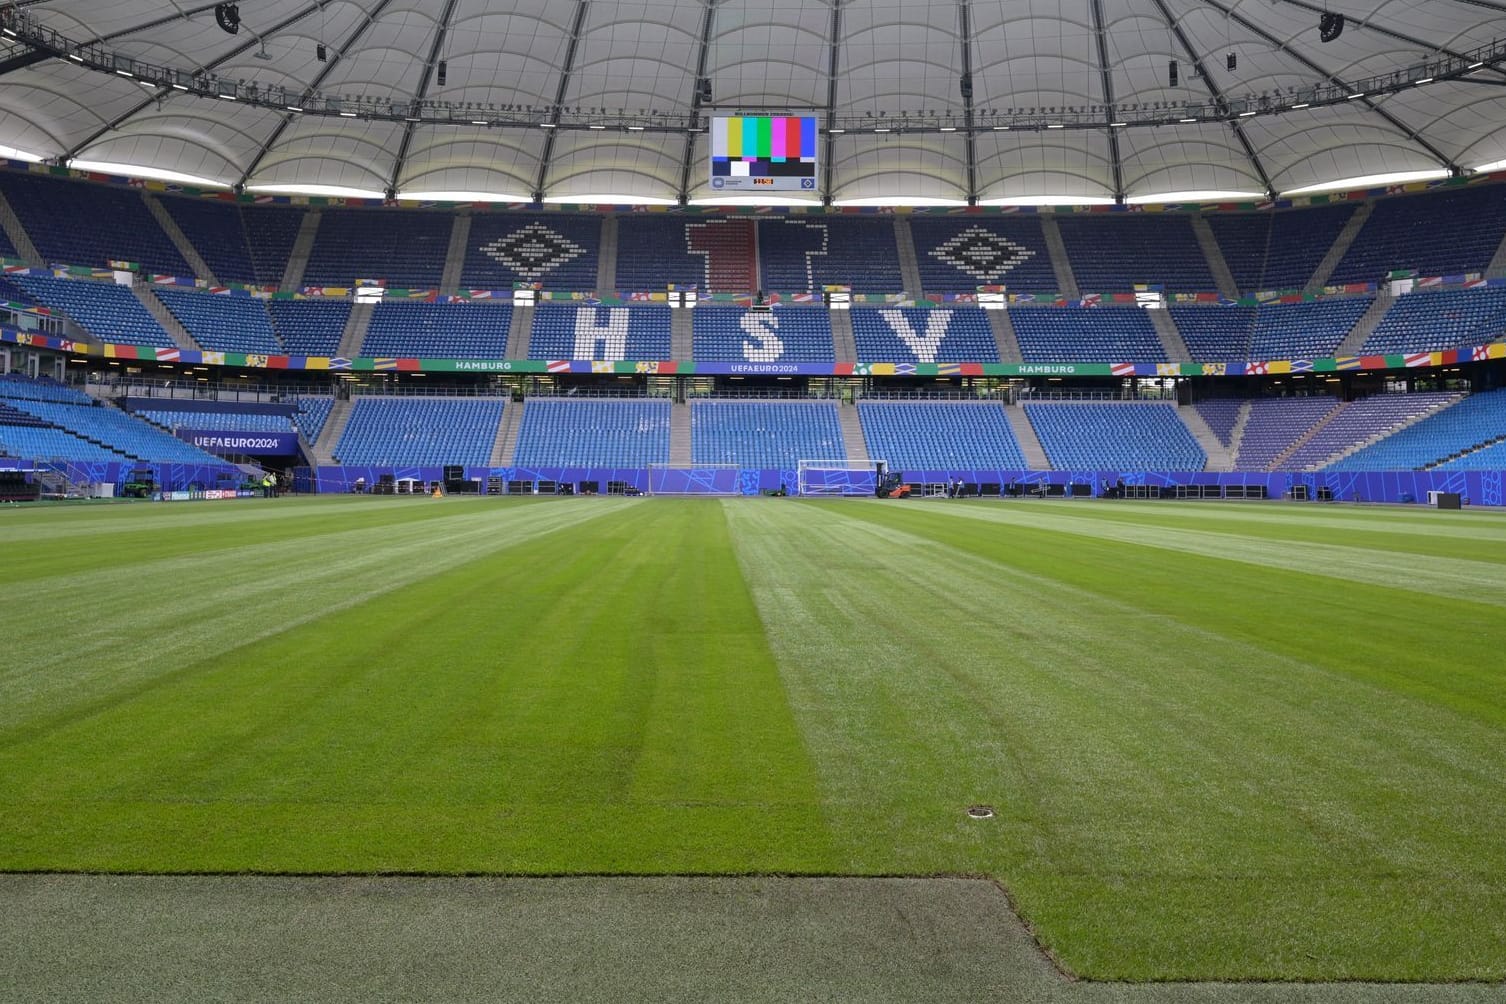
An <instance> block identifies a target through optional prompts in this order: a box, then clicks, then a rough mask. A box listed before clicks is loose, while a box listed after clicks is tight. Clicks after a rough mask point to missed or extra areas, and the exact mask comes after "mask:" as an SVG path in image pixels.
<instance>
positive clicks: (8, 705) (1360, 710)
mask: <svg viewBox="0 0 1506 1004" xmlns="http://www.w3.org/2000/svg"><path fill="white" fill-rule="evenodd" d="M0 574H3V581H4V584H5V601H4V604H3V607H0V610H3V618H0V639H3V652H4V656H3V658H0V871H3V872H17V873H32V872H87V873H128V874H131V875H140V874H157V873H166V874H201V873H215V874H240V873H252V874H260V873H267V874H278V875H359V876H371V875H421V876H434V877H442V876H460V875H471V876H474V875H482V876H640V877H643V876H682V877H683V876H690V877H694V876H755V877H773V876H819V877H824V879H834V878H836V877H855V876H856V877H860V876H873V877H885V878H887V879H896V878H901V877H938V878H940V877H945V878H947V879H948V880H953V879H959V878H986V879H987V880H990V881H992V882H994V883H997V885H998V886H999V887H1000V888H1001V889H1002V890H1005V891H1007V894H1008V897H1009V900H1008V903H1010V904H1012V905H1013V907H1014V908H1015V909H1016V910H1017V911H1018V913H1019V915H1020V917H1021V918H1022V919H1023V920H1024V922H1025V924H1026V925H1027V926H1028V930H1029V932H1030V934H1031V935H1032V936H1033V938H1034V939H1035V942H1036V944H1038V945H1039V947H1040V950H1041V951H1042V952H1043V953H1044V955H1043V957H1044V958H1047V959H1049V960H1050V963H1051V964H1052V965H1054V966H1056V967H1058V968H1059V969H1060V970H1061V971H1063V972H1064V973H1067V974H1071V975H1073V976H1076V977H1080V978H1083V979H1086V980H1092V981H1156V982H1162V981H1266V980H1270V981H1329V980H1344V981H1404V982H1425V983H1459V982H1465V981H1475V982H1477V983H1480V982H1483V983H1494V982H1498V981H1502V980H1506V513H1496V512H1481V511H1466V512H1463V513H1445V512H1435V511H1428V510H1420V509H1417V510H1399V509H1380V508H1373V509H1365V508H1356V507H1344V506H1320V505H1317V504H1313V505H1306V506H1302V505H1291V504H1280V503H1277V504H1239V503H1232V504H1197V503H1159V504H1158V503H1114V502H1081V501H1072V502H1042V501H1018V500H1011V501H999V500H976V501H946V500H935V501H927V502H919V501H900V502H880V501H877V500H852V501H803V500H793V499H678V500H676V499H622V498H576V499H558V500H556V499H538V500H533V499H524V500H496V499H461V498H452V499H444V500H430V499H425V498H418V499H405V498H398V499H373V498H354V497H324V498H316V499H282V500H272V501H253V502H234V503H230V502H226V503H176V504H150V503H140V504H120V505H98V506H85V507H80V508H69V507H40V508H16V509H13V510H6V511H0ZM975 806H988V807H990V808H991V809H992V812H993V814H992V816H991V817H989V818H981V819H979V818H972V817H971V816H970V815H969V814H968V812H967V810H968V809H969V808H970V807H975ZM202 881H206V882H207V881H221V880H209V879H204V880H202ZM414 881H419V880H414ZM555 881H559V882H575V881H579V879H577V878H569V879H557V880H555ZM664 881H686V880H685V879H675V880H668V879H666V880H664ZM811 881H815V879H811ZM1001 895H1002V894H1001ZM959 909H960V908H959ZM1006 912H1007V910H1006Z"/></svg>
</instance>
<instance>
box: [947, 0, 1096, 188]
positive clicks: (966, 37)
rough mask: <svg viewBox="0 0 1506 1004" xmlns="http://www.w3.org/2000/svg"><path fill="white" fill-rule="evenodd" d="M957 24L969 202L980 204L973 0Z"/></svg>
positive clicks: (962, 6)
mask: <svg viewBox="0 0 1506 1004" xmlns="http://www.w3.org/2000/svg"><path fill="white" fill-rule="evenodd" d="M1095 2H1096V0H1095ZM957 26H958V27H959V28H960V29H961V33H962V37H961V42H962V44H961V46H960V47H959V48H960V49H961V51H962V76H961V77H960V78H959V79H958V87H959V88H960V89H961V91H962V120H963V123H964V124H965V125H966V126H967V134H966V136H965V137H964V140H965V141H966V143H967V204H968V205H970V206H976V205H977V204H978V141H977V137H976V135H975V134H974V132H973V47H972V41H971V40H972V37H973V25H972V6H971V0H962V2H961V3H959V4H958V5H957Z"/></svg>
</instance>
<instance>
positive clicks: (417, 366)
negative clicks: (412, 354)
mask: <svg viewBox="0 0 1506 1004" xmlns="http://www.w3.org/2000/svg"><path fill="white" fill-rule="evenodd" d="M397 368H398V369H399V370H401V371H402V372H404V373H417V372H418V371H420V370H422V369H423V368H424V364H423V360H421V359H411V358H408V357H406V356H404V357H403V358H401V359H399V360H398V361H397Z"/></svg>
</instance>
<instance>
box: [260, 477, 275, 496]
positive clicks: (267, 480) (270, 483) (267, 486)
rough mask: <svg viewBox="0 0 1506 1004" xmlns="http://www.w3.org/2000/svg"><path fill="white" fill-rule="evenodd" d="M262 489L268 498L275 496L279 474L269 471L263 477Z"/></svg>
mask: <svg viewBox="0 0 1506 1004" xmlns="http://www.w3.org/2000/svg"><path fill="white" fill-rule="evenodd" d="M261 489H262V492H263V493H264V494H265V495H266V496H267V498H272V497H274V496H275V495H276V494H277V475H276V474H273V473H272V472H271V471H268V472H267V473H266V475H265V476H264V477H263V478H262V479H261Z"/></svg>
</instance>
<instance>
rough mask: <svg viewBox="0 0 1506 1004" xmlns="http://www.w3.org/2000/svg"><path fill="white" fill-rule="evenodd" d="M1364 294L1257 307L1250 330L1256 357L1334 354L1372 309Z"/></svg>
mask: <svg viewBox="0 0 1506 1004" xmlns="http://www.w3.org/2000/svg"><path fill="white" fill-rule="evenodd" d="M1372 302H1373V301H1372V300H1370V299H1368V298H1365V297H1355V298H1353V299H1343V300H1314V301H1309V302H1307V303H1290V304H1274V305H1272V306H1268V307H1260V308H1258V309H1257V310H1256V311H1255V327H1254V329H1253V330H1252V331H1251V334H1250V352H1249V354H1250V357H1251V358H1254V359H1319V358H1324V357H1327V356H1331V355H1333V354H1334V351H1335V350H1336V349H1337V348H1338V347H1339V343H1340V342H1342V341H1343V340H1344V336H1345V335H1347V334H1349V331H1350V329H1351V328H1353V327H1354V325H1355V323H1356V322H1358V321H1359V319H1360V317H1361V315H1363V314H1364V313H1365V311H1367V310H1369V309H1370V304H1371V303H1372Z"/></svg>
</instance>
